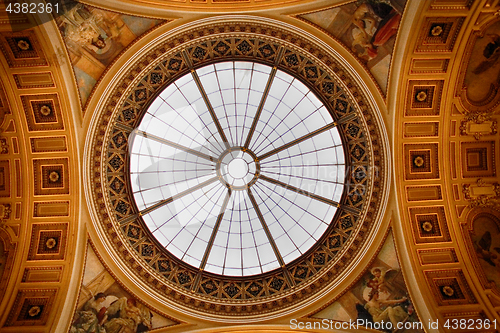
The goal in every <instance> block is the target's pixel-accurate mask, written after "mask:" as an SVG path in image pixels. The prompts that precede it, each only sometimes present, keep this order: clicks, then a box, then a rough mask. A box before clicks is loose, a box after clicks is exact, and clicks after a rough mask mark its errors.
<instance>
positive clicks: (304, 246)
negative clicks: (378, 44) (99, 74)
mask: <svg viewBox="0 0 500 333" xmlns="http://www.w3.org/2000/svg"><path fill="white" fill-rule="evenodd" d="M273 73H274V74H273ZM272 75H274V76H272ZM198 78H199V82H201V87H199V86H198V85H197V83H196V82H197V79H198ZM269 82H270V83H271V85H270V89H269V93H268V95H267V96H265V95H264V91H265V88H266V85H267V84H268V83H269ZM202 91H203V92H204V93H206V94H207V96H208V102H206V101H205V100H204V99H203V98H202ZM263 98H266V101H265V103H264V104H263V109H262V113H261V115H260V117H259V118H258V119H257V122H256V124H257V125H256V128H255V132H253V133H250V128H251V126H252V123H253V122H254V120H255V117H256V114H257V112H258V111H259V110H258V107H259V105H260V104H261V101H262V100H263ZM210 110H213V112H212V113H211V112H210ZM332 123H333V119H332V117H331V116H330V113H329V112H328V110H327V109H326V108H325V107H324V106H323V104H322V103H321V101H320V100H319V99H318V98H317V97H316V96H315V95H314V94H313V93H312V92H311V91H310V90H309V89H308V88H307V86H306V85H305V84H303V83H301V82H300V81H299V80H297V79H295V78H293V77H292V76H290V75H289V74H287V73H284V72H282V71H280V70H277V71H274V72H273V70H272V68H271V67H269V66H267V65H262V64H257V63H252V62H245V61H235V62H222V63H217V64H215V65H208V66H205V67H202V68H199V69H197V70H196V72H194V73H191V74H188V75H185V76H183V77H181V78H180V79H178V80H177V81H176V82H174V83H173V84H171V85H169V86H168V87H167V88H165V89H164V91H163V92H162V93H161V94H160V95H159V96H158V97H157V98H156V99H155V100H154V101H153V102H152V103H151V105H150V107H149V108H148V110H147V112H146V114H145V115H144V117H143V119H142V121H141V124H140V125H139V127H138V128H137V129H136V130H135V131H133V132H132V134H131V135H130V138H129V142H130V145H131V147H130V154H131V156H130V181H131V185H132V189H133V195H134V198H135V201H136V204H137V207H138V209H139V210H140V211H142V212H143V214H142V218H143V219H144V222H145V224H146V226H147V227H148V228H149V229H150V230H151V232H152V233H153V235H154V236H155V237H156V238H157V240H158V241H159V242H160V243H161V244H162V245H163V246H164V247H165V248H166V249H167V250H168V251H170V252H171V253H172V254H173V255H175V256H176V257H178V258H179V259H181V260H183V261H184V262H186V263H188V264H190V265H192V266H195V267H199V268H202V269H204V270H205V271H207V272H211V273H215V274H223V275H229V276H248V275H254V274H261V273H265V272H268V271H270V270H273V269H277V268H279V267H280V260H283V261H284V262H285V264H287V263H290V262H291V261H293V260H295V259H296V258H298V257H299V256H301V255H302V254H304V253H305V252H306V251H307V250H309V249H310V248H311V246H313V245H314V244H315V243H316V242H317V241H318V239H319V238H320V237H321V236H322V235H323V233H324V232H325V231H326V229H327V228H328V226H329V225H330V223H331V221H332V219H333V217H334V215H335V213H336V211H337V207H336V202H339V201H340V200H341V197H342V194H343V193H344V181H345V176H344V174H345V169H346V168H345V161H344V149H343V147H342V141H341V139H340V135H339V132H338V130H337V128H335V127H332V128H330V129H327V130H323V131H322V132H320V133H316V134H314V135H311V132H313V131H316V130H318V129H320V128H323V127H325V126H327V125H331V124H332ZM218 127H220V128H221V129H222V132H223V133H220V132H219V130H218ZM222 134H223V135H225V136H226V137H227V139H228V143H229V146H230V149H229V150H228V148H227V146H226V144H225V143H224V142H222V136H223V135H222ZM250 134H252V138H251V140H250V144H249V146H248V149H247V148H243V146H244V145H245V142H246V141H247V138H248V137H249V135H250ZM294 140H297V141H296V142H294ZM290 142H294V144H293V145H291V146H290V147H287V148H286V149H282V148H284V145H287V144H289V143H290ZM275 149H280V151H274V152H273V153H272V154H271V155H269V156H267V157H265V158H263V159H258V158H257V157H259V156H262V155H263V154H266V153H268V152H272V151H273V150H275ZM233 162H234V163H233ZM257 170H260V174H259V173H258V172H257ZM263 176H265V177H267V178H265V177H263ZM276 182H278V183H276ZM248 190H250V191H251V192H252V194H253V197H254V199H255V203H256V207H255V206H254V204H253V202H252V200H251V199H250V196H249V194H248ZM228 193H230V196H229V199H227V198H228ZM226 199H227V206H226V207H225V209H224V210H221V209H222V207H223V205H224V202H225V200H226ZM328 200H330V201H328ZM153 205H155V206H153ZM145 209H147V210H145ZM258 211H260V213H261V214H262V219H260V218H259V214H258ZM217 221H220V223H217ZM266 229H267V230H268V232H266ZM275 249H277V251H275ZM205 256H206V257H205ZM204 258H205V259H206V264H203V260H204Z"/></svg>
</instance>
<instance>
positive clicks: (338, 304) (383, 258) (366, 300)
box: [307, 232, 423, 333]
mask: <svg viewBox="0 0 500 333" xmlns="http://www.w3.org/2000/svg"><path fill="white" fill-rule="evenodd" d="M311 319H313V320H314V319H319V320H321V319H329V320H330V319H332V320H334V321H339V322H349V323H352V322H357V323H360V324H361V323H362V322H361V320H364V321H365V322H363V323H366V324H365V325H360V326H365V327H368V328H379V327H381V326H377V324H380V323H381V322H382V321H384V322H385V323H386V325H392V327H397V325H398V323H399V325H400V326H401V327H402V328H403V329H401V330H398V331H397V332H398V333H403V332H408V333H409V332H412V333H415V332H423V331H422V330H419V329H418V325H419V323H420V320H419V318H418V316H417V314H416V312H415V309H414V307H413V303H412V301H411V299H410V297H409V295H408V289H407V287H406V283H405V281H404V279H403V273H402V271H401V267H400V265H399V261H398V257H397V254H396V248H395V245H394V238H393V235H392V232H390V233H389V234H388V236H387V239H386V240H385V242H384V245H383V246H382V248H381V250H380V252H379V253H378V255H377V257H376V258H375V260H373V262H372V263H371V265H370V266H369V267H368V269H367V270H366V272H365V274H363V276H361V278H360V279H359V280H358V281H357V282H356V283H355V284H354V285H353V286H352V287H351V288H350V289H349V290H347V292H345V293H344V294H343V295H342V296H341V297H340V298H338V299H337V300H336V301H335V302H333V303H332V304H330V305H328V306H327V307H325V308H323V309H321V310H320V311H319V312H316V313H314V314H313V315H311V316H310V317H309V318H308V319H307V320H311ZM358 320H360V321H358ZM389 322H390V324H389ZM414 323H415V324H414ZM370 325H373V326H370ZM405 327H409V328H410V329H404V328H405ZM385 328H389V327H388V326H385ZM416 328H417V329H416ZM392 331H393V332H394V331H396V330H395V329H393V330H392Z"/></svg>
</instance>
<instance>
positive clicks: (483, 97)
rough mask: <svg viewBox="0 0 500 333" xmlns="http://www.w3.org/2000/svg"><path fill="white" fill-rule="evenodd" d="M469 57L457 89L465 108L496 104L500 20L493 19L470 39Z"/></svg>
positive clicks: (497, 96)
mask: <svg viewBox="0 0 500 333" xmlns="http://www.w3.org/2000/svg"><path fill="white" fill-rule="evenodd" d="M469 41H470V43H469V45H470V46H469V48H468V50H467V53H468V54H469V56H470V59H469V61H468V62H467V63H464V65H465V64H467V69H466V70H462V80H463V82H462V87H461V88H462V89H461V91H460V95H461V98H462V100H463V103H464V107H466V108H467V109H469V110H471V111H472V110H476V109H481V110H482V111H488V110H491V109H492V108H493V107H495V105H496V104H497V103H498V101H499V99H500V96H499V83H498V82H499V81H498V80H499V78H500V61H499V58H500V21H494V22H493V23H490V24H488V25H486V26H485V27H483V29H481V30H479V31H477V32H476V33H475V34H473V35H472V36H471V38H470V39H469Z"/></svg>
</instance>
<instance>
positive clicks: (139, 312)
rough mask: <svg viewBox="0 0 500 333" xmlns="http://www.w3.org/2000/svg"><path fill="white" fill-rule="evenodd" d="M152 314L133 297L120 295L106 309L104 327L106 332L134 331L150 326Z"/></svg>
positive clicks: (121, 332)
mask: <svg viewBox="0 0 500 333" xmlns="http://www.w3.org/2000/svg"><path fill="white" fill-rule="evenodd" d="M151 318H152V314H151V312H150V311H149V309H148V308H146V307H145V306H143V305H142V304H137V302H136V300H135V299H133V298H127V297H122V298H120V299H118V300H116V301H115V302H113V303H112V304H111V305H110V306H109V308H108V309H107V311H106V314H105V318H104V321H105V322H104V328H106V333H136V332H145V331H147V330H150V329H151V328H152V323H151Z"/></svg>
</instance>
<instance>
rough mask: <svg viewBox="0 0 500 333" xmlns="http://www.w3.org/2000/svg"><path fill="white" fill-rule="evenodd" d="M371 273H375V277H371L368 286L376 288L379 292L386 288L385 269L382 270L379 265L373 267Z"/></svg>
mask: <svg viewBox="0 0 500 333" xmlns="http://www.w3.org/2000/svg"><path fill="white" fill-rule="evenodd" d="M371 273H372V274H373V279H370V280H369V281H368V284H367V285H368V287H370V288H372V289H376V290H378V291H379V292H380V291H382V290H386V288H385V286H386V284H385V273H386V272H385V271H384V272H382V270H381V269H380V268H378V267H375V268H372V270H371Z"/></svg>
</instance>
